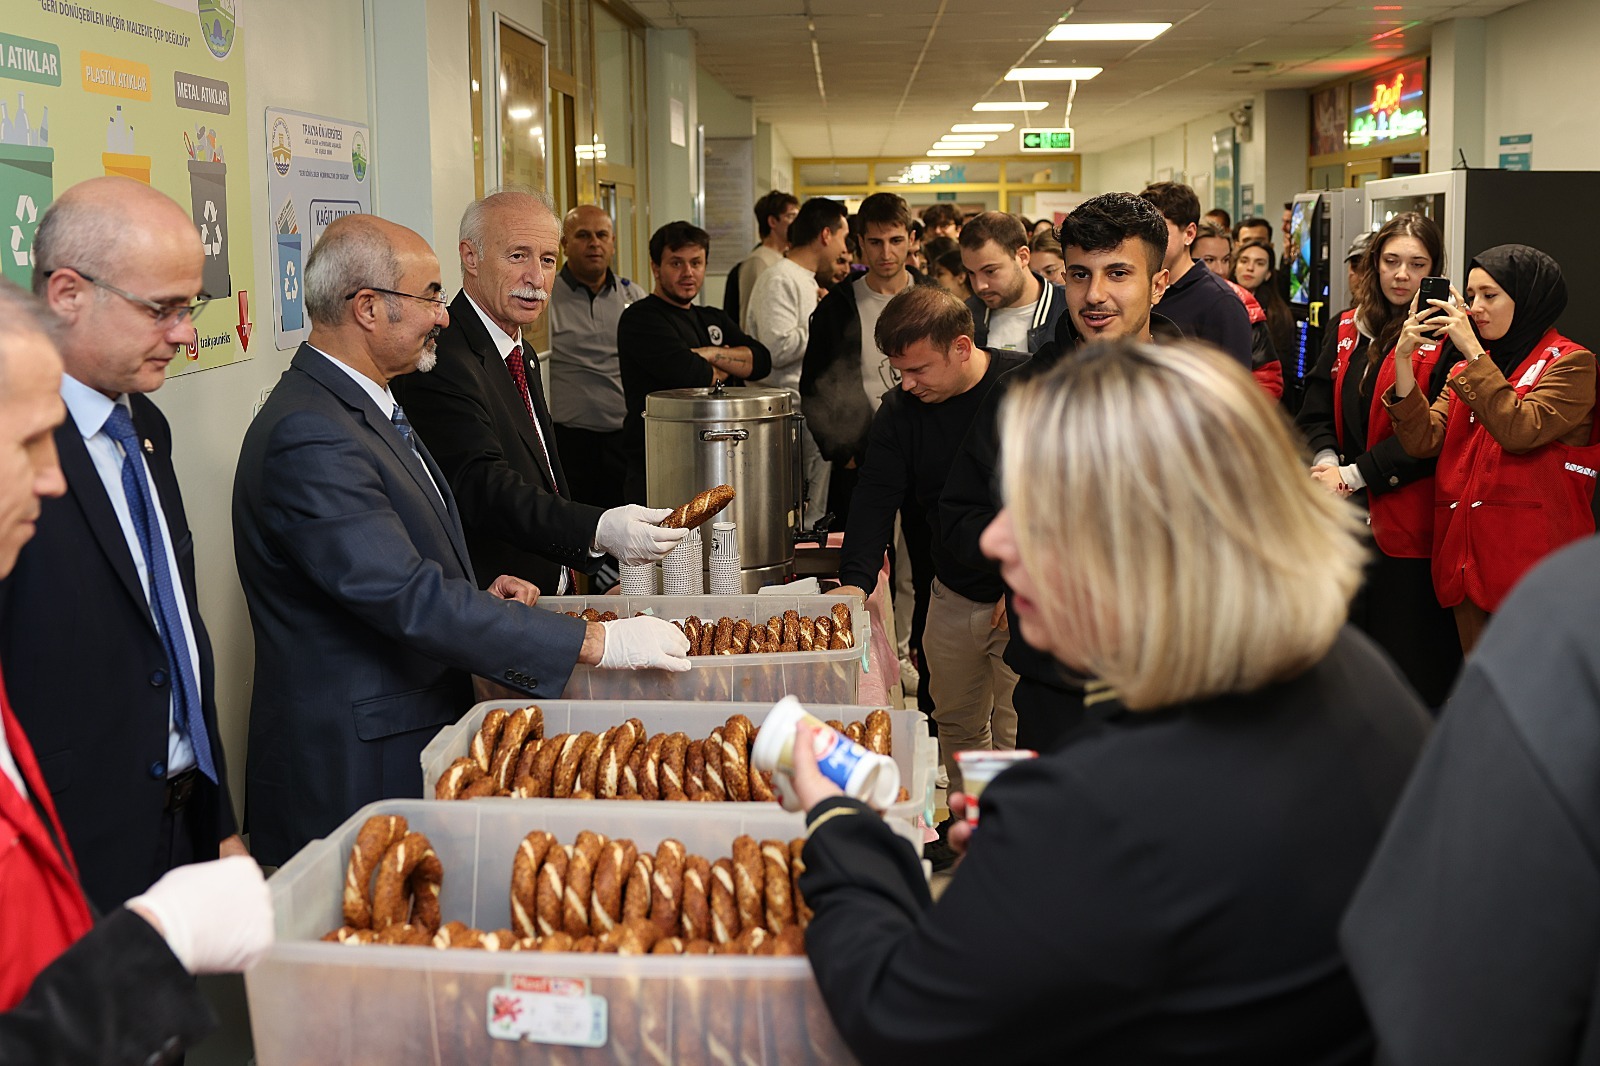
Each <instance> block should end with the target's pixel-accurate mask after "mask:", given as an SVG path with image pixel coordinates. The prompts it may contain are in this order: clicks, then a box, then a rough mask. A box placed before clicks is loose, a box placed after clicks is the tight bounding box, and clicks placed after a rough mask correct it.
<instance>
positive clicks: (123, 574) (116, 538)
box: [56, 414, 156, 631]
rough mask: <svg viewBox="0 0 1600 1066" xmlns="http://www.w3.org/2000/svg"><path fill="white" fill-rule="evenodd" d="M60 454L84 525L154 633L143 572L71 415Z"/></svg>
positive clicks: (62, 429) (59, 441)
mask: <svg viewBox="0 0 1600 1066" xmlns="http://www.w3.org/2000/svg"><path fill="white" fill-rule="evenodd" d="M56 452H57V453H58V454H59V455H60V457H61V472H62V473H63V474H65V475H66V478H67V485H68V486H69V487H70V488H71V493H70V495H71V497H72V499H73V500H74V501H75V502H76V503H77V505H78V508H79V509H80V510H81V511H82V512H83V520H84V524H85V525H87V526H88V527H89V532H90V533H92V534H94V539H95V541H96V542H97V543H98V544H99V545H100V550H101V551H102V552H103V553H104V554H105V557H106V560H107V561H108V562H110V563H111V569H112V570H114V571H116V574H117V577H118V579H119V580H120V581H121V582H122V587H123V589H124V590H126V592H127V593H128V595H129V596H132V597H133V601H134V603H136V604H138V606H139V613H140V614H141V615H142V616H143V617H144V619H145V621H146V622H148V623H149V624H150V628H151V630H153V631H154V630H155V629H156V621H155V617H154V616H153V615H152V614H151V613H150V599H149V597H147V596H146V595H145V592H144V586H143V585H142V584H140V582H139V571H138V570H137V569H136V568H135V567H134V562H133V556H132V555H131V554H130V553H129V551H128V539H127V537H126V536H125V535H124V534H123V532H122V523H121V522H118V521H117V512H116V510H115V509H114V508H113V507H112V506H111V497H110V496H107V495H106V486H105V482H103V481H101V480H100V472H99V471H98V470H96V469H95V466H94V460H93V459H91V458H89V449H88V448H87V447H85V446H84V443H83V434H82V432H80V431H79V429H78V425H77V423H75V422H74V421H73V420H72V416H71V415H70V414H68V415H67V418H66V420H65V421H63V422H62V423H61V425H60V426H59V427H58V428H57V429H56Z"/></svg>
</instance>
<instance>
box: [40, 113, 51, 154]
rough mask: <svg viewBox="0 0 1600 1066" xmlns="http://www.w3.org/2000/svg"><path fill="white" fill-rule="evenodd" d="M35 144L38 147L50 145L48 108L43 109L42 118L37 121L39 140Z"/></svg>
mask: <svg viewBox="0 0 1600 1066" xmlns="http://www.w3.org/2000/svg"><path fill="white" fill-rule="evenodd" d="M37 143H38V144H39V146H40V147H43V146H45V145H48V144H49V143H50V109H49V108H48V107H47V108H45V109H44V117H43V118H41V119H40V120H39V139H38V142H37Z"/></svg>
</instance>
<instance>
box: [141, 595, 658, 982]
mask: <svg viewBox="0 0 1600 1066" xmlns="http://www.w3.org/2000/svg"><path fill="white" fill-rule="evenodd" d="M669 624H670V623H669ZM127 906H128V909H129V910H131V911H133V912H135V913H136V914H138V915H139V916H140V917H142V918H144V919H145V920H146V921H148V922H149V923H150V924H151V925H153V926H155V928H156V931H157V932H159V933H160V934H161V935H162V937H163V938H164V939H165V940H166V942H167V946H168V947H169V948H171V949H172V953H173V954H174V955H176V956H177V957H178V961H179V962H181V963H183V968H184V969H186V970H188V971H189V972H190V973H239V972H241V971H244V970H248V969H249V968H250V967H252V966H254V965H255V964H256V962H257V961H259V960H260V958H261V956H262V955H264V954H266V951H267V949H268V948H270V947H271V946H272V893H271V892H270V891H268V889H267V882H266V880H265V879H264V878H263V877H262V876H261V867H259V866H257V865H256V861H255V860H254V859H252V858H250V857H249V856H247V855H235V856H233V857H231V858H227V859H217V860H216V861H214V862H201V863H195V864H194V865H192V866H179V867H178V868H177V869H175V870H169V871H168V872H167V873H166V874H165V875H164V876H163V877H162V878H161V880H159V881H157V882H156V883H155V884H153V885H151V886H150V887H149V888H148V889H146V890H145V893H144V895H142V896H135V897H134V898H133V899H130V900H129V901H128V904H127Z"/></svg>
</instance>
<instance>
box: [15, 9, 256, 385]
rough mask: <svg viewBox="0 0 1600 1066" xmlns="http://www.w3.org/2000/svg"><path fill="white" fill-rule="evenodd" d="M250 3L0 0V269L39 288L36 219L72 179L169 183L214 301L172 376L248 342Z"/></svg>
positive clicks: (235, 353)
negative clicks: (246, 42)
mask: <svg viewBox="0 0 1600 1066" xmlns="http://www.w3.org/2000/svg"><path fill="white" fill-rule="evenodd" d="M244 4H245V0H83V2H74V0H4V8H5V17H4V18H3V19H0V225H3V227H4V230H5V232H6V234H7V239H6V241H5V243H4V245H3V246H0V263H3V265H0V273H3V274H4V276H5V277H7V278H10V279H11V280H12V281H15V282H17V283H18V284H19V285H23V286H25V287H26V286H28V285H29V284H30V283H31V275H32V271H33V254H32V253H33V237H34V233H35V231H37V229H38V227H39V216H40V215H42V214H43V213H44V210H45V208H46V207H48V206H49V205H50V202H51V200H52V199H54V198H55V197H56V196H58V195H59V194H60V193H61V192H63V191H64V190H66V189H68V188H70V187H71V186H73V185H75V184H77V183H78V182H80V181H83V180H85V179H87V178H93V177H99V176H101V175H107V174H114V175H122V176H124V177H129V178H132V179H134V180H135V181H142V182H144V183H145V184H147V185H150V186H153V187H154V188H156V189H159V190H161V191H162V192H164V193H166V194H167V195H168V196H170V197H172V198H173V199H174V200H176V201H177V202H178V203H179V204H181V205H183V206H184V207H185V208H186V209H188V210H189V211H190V212H191V214H192V216H193V218H194V223H195V227H196V228H197V229H198V230H199V231H200V237H201V242H202V243H203V244H204V245H205V252H206V259H205V270H204V275H203V277H204V281H203V290H204V293H205V295H206V296H209V297H210V302H209V303H208V304H206V305H205V307H204V309H203V310H202V311H201V312H200V313H199V314H197V316H196V318H195V330H196V344H195V345H193V346H192V347H191V348H190V349H189V351H188V353H187V355H188V358H186V359H175V360H173V361H172V364H171V369H170V370H169V371H168V373H170V374H178V373H187V372H189V371H194V370H205V369H208V368H210V367H214V366H222V365H224V364H226V363H232V362H235V361H237V360H240V359H244V358H247V355H246V352H247V351H248V350H249V343H250V332H251V324H252V320H253V318H254V315H253V310H254V308H253V306H252V304H251V297H252V295H253V294H254V292H255V286H254V284H253V280H252V277H251V273H252V270H253V264H254V262H255V259H254V255H253V249H252V247H251V245H252V240H251V233H250V219H249V214H250V203H251V200H250V174H249V169H250V168H249V166H248V164H247V162H246V160H247V159H248V152H247V150H246V144H245V138H246V136H247V134H246V114H247V112H246V110H245V59H244V49H243V47H242V45H241V37H242V34H243V30H242V29H241V18H240V9H241V8H242V7H243V6H244ZM124 285H125V286H126V287H127V288H129V289H130V290H132V291H134V292H138V291H139V286H138V285H137V284H136V283H135V282H131V281H130V282H124Z"/></svg>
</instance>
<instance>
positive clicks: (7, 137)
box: [0, 100, 11, 144]
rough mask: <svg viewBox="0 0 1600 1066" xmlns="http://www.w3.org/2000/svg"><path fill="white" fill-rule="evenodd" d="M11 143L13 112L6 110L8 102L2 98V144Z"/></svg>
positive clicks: (0, 141) (0, 137) (0, 131)
mask: <svg viewBox="0 0 1600 1066" xmlns="http://www.w3.org/2000/svg"><path fill="white" fill-rule="evenodd" d="M10 143H11V112H10V111H8V110H6V102H5V101H4V100H0V144H10Z"/></svg>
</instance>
